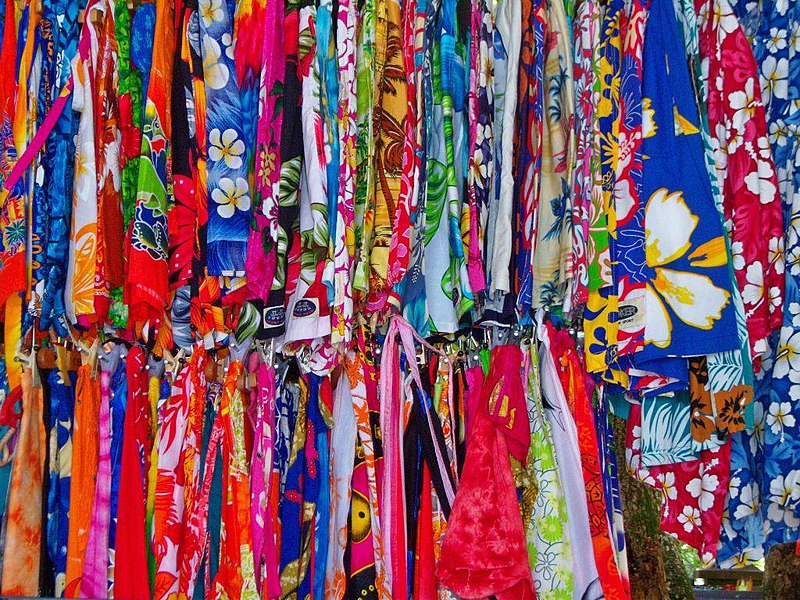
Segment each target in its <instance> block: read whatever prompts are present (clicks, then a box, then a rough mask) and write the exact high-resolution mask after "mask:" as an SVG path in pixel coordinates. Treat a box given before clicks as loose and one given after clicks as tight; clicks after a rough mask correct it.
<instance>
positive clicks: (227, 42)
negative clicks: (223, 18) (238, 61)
mask: <svg viewBox="0 0 800 600" xmlns="http://www.w3.org/2000/svg"><path fill="white" fill-rule="evenodd" d="M222 45H223V46H225V55H226V56H227V57H228V58H230V59H231V60H233V56H234V53H235V52H236V40H235V39H233V37H232V36H231V34H230V33H224V34H222Z"/></svg>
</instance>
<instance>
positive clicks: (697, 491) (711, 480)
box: [686, 473, 719, 510]
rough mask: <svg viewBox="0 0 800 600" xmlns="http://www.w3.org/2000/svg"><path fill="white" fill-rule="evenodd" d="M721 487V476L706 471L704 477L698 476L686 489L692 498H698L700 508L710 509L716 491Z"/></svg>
mask: <svg viewBox="0 0 800 600" xmlns="http://www.w3.org/2000/svg"><path fill="white" fill-rule="evenodd" d="M718 487H719V478H718V477H717V476H716V475H714V474H709V473H704V474H703V476H702V477H696V478H694V479H692V480H691V481H690V482H689V485H687V486H686V491H687V492H689V493H690V494H691V495H692V498H697V499H698V502H697V504H698V506H699V507H700V510H708V509H709V508H711V507H712V506H713V505H714V492H715V491H716V490H717V488H718Z"/></svg>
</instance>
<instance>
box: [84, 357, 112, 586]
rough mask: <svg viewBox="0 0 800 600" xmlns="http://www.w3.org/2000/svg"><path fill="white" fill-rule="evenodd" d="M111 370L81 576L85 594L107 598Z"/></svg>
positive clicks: (104, 382) (105, 376) (104, 375)
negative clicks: (87, 539) (90, 520)
mask: <svg viewBox="0 0 800 600" xmlns="http://www.w3.org/2000/svg"><path fill="white" fill-rule="evenodd" d="M110 383H111V374H110V373H109V372H108V371H106V370H105V369H103V370H101V372H100V389H101V393H102V400H101V402H100V417H99V425H100V426H99V437H100V455H99V458H98V462H97V478H96V480H95V481H96V485H95V490H94V504H93V508H92V523H91V528H90V529H89V541H88V542H87V543H86V555H85V558H84V563H83V578H82V579H81V594H80V595H81V597H82V598H105V597H106V596H107V595H108V528H109V524H110V521H109V520H110V516H111V406H110V401H111V389H110V387H111V386H110Z"/></svg>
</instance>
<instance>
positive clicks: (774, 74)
mask: <svg viewBox="0 0 800 600" xmlns="http://www.w3.org/2000/svg"><path fill="white" fill-rule="evenodd" d="M761 76H762V78H763V79H762V87H763V88H764V89H763V91H764V103H765V104H766V103H768V102H769V99H770V98H772V97H773V96H775V97H776V98H781V99H785V98H786V95H787V94H788V93H789V60H788V59H786V58H781V59H777V58H775V57H774V56H768V57H767V58H765V59H764V62H763V64H762V65H761Z"/></svg>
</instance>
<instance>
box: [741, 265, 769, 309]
mask: <svg viewBox="0 0 800 600" xmlns="http://www.w3.org/2000/svg"><path fill="white" fill-rule="evenodd" d="M745 278H746V279H747V283H745V285H744V289H743V290H742V300H744V302H745V304H758V303H759V302H760V301H761V297H762V296H763V295H764V268H763V267H762V266H761V263H760V262H759V261H756V262H754V263H752V264H750V265H747V272H746V273H745Z"/></svg>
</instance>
